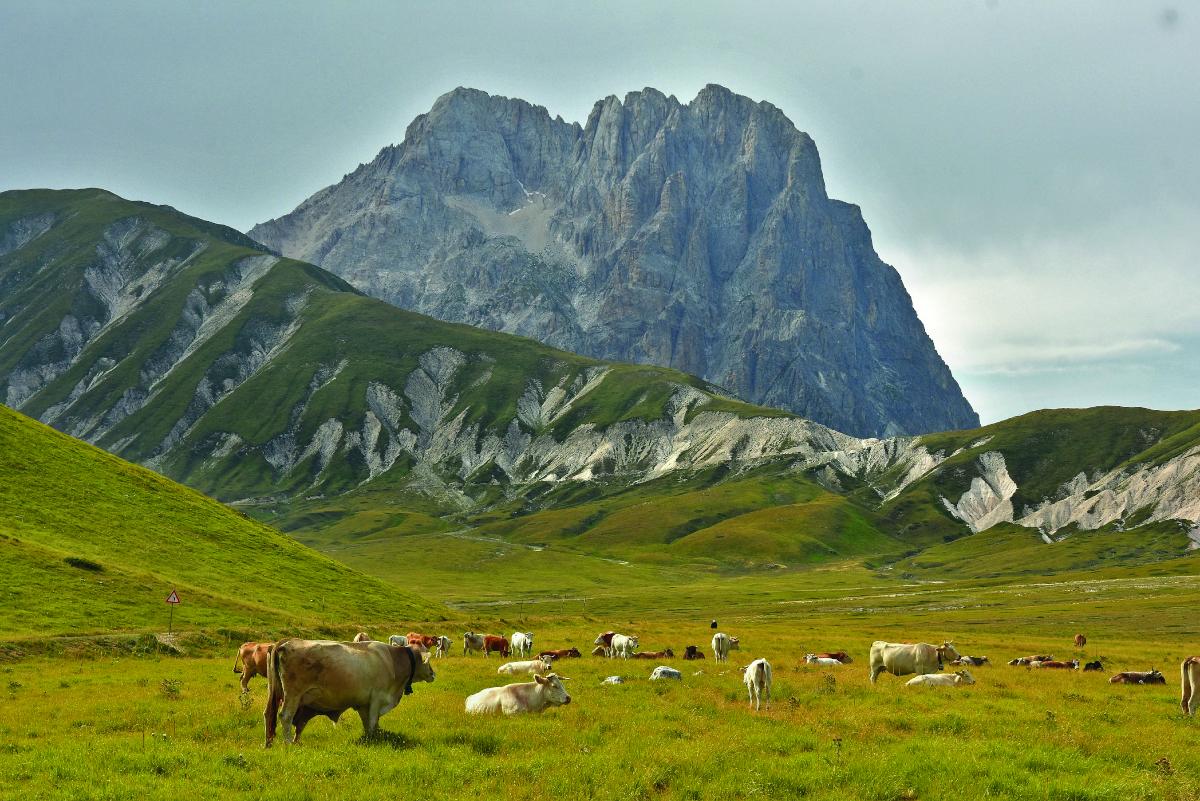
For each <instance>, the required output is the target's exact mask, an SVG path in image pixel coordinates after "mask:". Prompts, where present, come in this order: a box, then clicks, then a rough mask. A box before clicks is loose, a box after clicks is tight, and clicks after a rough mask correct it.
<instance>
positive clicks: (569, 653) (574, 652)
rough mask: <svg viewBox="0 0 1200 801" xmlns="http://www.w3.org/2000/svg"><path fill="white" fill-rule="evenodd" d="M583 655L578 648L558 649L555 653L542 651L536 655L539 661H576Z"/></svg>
mask: <svg viewBox="0 0 1200 801" xmlns="http://www.w3.org/2000/svg"><path fill="white" fill-rule="evenodd" d="M580 656H583V654H581V653H579V649H578V648H559V649H558V650H557V651H542V652H541V653H540V654H538V657H539V658H541V659H576V658H578V657H580Z"/></svg>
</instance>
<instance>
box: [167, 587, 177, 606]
mask: <svg viewBox="0 0 1200 801" xmlns="http://www.w3.org/2000/svg"><path fill="white" fill-rule="evenodd" d="M167 603H169V604H177V603H179V593H177V592H175V590H171V594H170V595H168V596H167Z"/></svg>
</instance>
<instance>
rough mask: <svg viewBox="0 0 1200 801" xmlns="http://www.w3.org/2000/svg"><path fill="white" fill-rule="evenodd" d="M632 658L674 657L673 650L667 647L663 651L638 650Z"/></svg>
mask: <svg viewBox="0 0 1200 801" xmlns="http://www.w3.org/2000/svg"><path fill="white" fill-rule="evenodd" d="M633 658H634V659H674V658H675V652H674V651H672V650H671V649H670V648H668V649H667V650H665V651H638V652H637V653H636V654H634V655H633Z"/></svg>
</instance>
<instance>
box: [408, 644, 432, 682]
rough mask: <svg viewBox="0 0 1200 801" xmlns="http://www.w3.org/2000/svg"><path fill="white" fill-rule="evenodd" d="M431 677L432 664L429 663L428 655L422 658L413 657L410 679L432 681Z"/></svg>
mask: <svg viewBox="0 0 1200 801" xmlns="http://www.w3.org/2000/svg"><path fill="white" fill-rule="evenodd" d="M414 654H415V651H414ZM433 679H434V674H433V665H431V664H430V663H429V657H428V655H426V656H425V658H423V659H414V660H413V677H412V680H413V681H414V682H416V681H433Z"/></svg>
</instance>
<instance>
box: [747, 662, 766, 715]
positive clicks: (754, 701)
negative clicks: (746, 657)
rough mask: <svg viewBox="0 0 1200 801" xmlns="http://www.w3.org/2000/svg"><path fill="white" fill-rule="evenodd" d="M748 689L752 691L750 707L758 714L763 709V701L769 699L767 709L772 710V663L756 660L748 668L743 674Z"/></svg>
mask: <svg viewBox="0 0 1200 801" xmlns="http://www.w3.org/2000/svg"><path fill="white" fill-rule="evenodd" d="M742 681H744V682H746V689H747V690H749V691H750V705H751V706H753V707H754V710H755V711H756V712H757V711H758V710H759V709H761V708H762V700H763V698H764V697H766V699H767V709H770V708H771V663H770V662H768V661H767V660H765V659H755V660H754V661H753V662H751V663H750V664H749V665H747V666H746V670H745V672H744V673H743V674H742Z"/></svg>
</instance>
